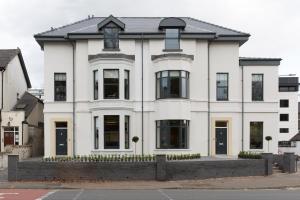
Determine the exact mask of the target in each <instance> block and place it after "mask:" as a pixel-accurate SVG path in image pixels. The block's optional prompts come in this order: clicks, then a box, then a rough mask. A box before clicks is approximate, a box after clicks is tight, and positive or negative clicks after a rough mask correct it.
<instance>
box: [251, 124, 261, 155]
mask: <svg viewBox="0 0 300 200" xmlns="http://www.w3.org/2000/svg"><path fill="white" fill-rule="evenodd" d="M262 148H263V122H250V149H262Z"/></svg>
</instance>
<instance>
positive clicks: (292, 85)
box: [278, 77, 299, 142]
mask: <svg viewBox="0 0 300 200" xmlns="http://www.w3.org/2000/svg"><path fill="white" fill-rule="evenodd" d="M298 85H299V80H298V77H279V107H280V109H279V137H278V141H279V142H285V141H289V140H290V139H291V138H292V137H294V136H295V135H296V134H297V133H298V91H299V90H298Z"/></svg>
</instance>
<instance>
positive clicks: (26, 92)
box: [22, 91, 43, 103]
mask: <svg viewBox="0 0 300 200" xmlns="http://www.w3.org/2000/svg"><path fill="white" fill-rule="evenodd" d="M25 94H29V95H31V96H32V97H34V98H36V100H37V101H40V102H42V103H43V100H42V99H40V98H38V97H36V96H35V95H33V94H31V93H30V92H28V91H25V92H24V94H23V95H22V97H23V96H24V95H25Z"/></svg>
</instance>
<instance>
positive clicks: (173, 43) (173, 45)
mask: <svg viewBox="0 0 300 200" xmlns="http://www.w3.org/2000/svg"><path fill="white" fill-rule="evenodd" d="M185 26H186V23H185V21H184V20H183V19H181V18H176V17H168V18H164V19H162V20H161V21H160V23H159V27H158V28H159V29H160V30H164V31H165V50H176V51H177V50H180V32H181V31H183V30H184V29H185Z"/></svg>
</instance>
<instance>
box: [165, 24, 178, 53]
mask: <svg viewBox="0 0 300 200" xmlns="http://www.w3.org/2000/svg"><path fill="white" fill-rule="evenodd" d="M165 49H166V50H176V49H180V36H179V29H175V28H172V29H166V36H165Z"/></svg>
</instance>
